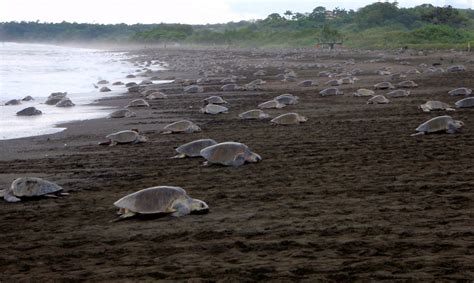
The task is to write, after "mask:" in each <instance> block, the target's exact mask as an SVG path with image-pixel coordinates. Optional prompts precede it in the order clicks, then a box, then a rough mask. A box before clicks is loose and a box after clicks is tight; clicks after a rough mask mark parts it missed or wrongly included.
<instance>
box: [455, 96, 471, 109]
mask: <svg viewBox="0 0 474 283" xmlns="http://www.w3.org/2000/svg"><path fill="white" fill-rule="evenodd" d="M455 105H456V107H457V108H470V107H474V97H467V98H464V99H461V100H458V101H456V103H455Z"/></svg>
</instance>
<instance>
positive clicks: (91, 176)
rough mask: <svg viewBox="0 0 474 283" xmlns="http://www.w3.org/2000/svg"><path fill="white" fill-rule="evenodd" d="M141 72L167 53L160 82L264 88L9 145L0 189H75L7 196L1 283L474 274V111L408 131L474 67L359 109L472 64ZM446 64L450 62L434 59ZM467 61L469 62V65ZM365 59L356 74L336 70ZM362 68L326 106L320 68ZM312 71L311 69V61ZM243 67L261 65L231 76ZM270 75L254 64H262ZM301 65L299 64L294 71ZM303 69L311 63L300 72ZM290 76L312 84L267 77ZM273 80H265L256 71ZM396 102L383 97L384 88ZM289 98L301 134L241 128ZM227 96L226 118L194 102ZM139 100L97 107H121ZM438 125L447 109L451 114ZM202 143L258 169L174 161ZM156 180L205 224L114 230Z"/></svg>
mask: <svg viewBox="0 0 474 283" xmlns="http://www.w3.org/2000/svg"><path fill="white" fill-rule="evenodd" d="M134 52H137V53H139V54H142V55H144V57H141V59H140V60H147V59H160V60H164V61H166V62H169V63H170V69H172V70H174V71H169V72H162V73H161V75H162V76H163V77H169V76H176V77H180V78H191V79H197V78H199V77H202V75H200V74H199V70H200V69H203V70H210V69H212V68H214V67H215V66H217V65H218V66H222V67H223V69H222V70H220V73H218V74H216V77H218V78H223V77H226V76H228V75H229V73H228V72H227V71H226V70H228V69H234V70H235V71H234V72H233V74H235V75H244V76H246V77H247V78H246V79H243V80H240V81H238V83H239V84H244V83H247V82H250V81H251V80H254V79H256V78H262V79H264V80H266V81H267V84H265V85H264V86H263V87H262V89H261V90H258V91H236V92H222V91H220V87H221V86H222V84H206V85H203V87H204V88H205V92H204V93H199V94H183V93H182V90H183V86H181V85H176V84H166V85H162V86H160V87H159V88H160V89H162V90H163V92H165V93H166V94H168V95H169V98H168V99H164V100H154V101H150V103H151V106H152V107H151V108H147V109H138V110H133V111H136V112H137V117H134V118H125V119H98V120H90V121H83V122H77V123H70V124H67V125H66V126H67V127H68V129H67V130H66V131H64V132H62V133H58V134H54V135H49V136H41V137H33V138H26V139H19V140H12V141H0V147H1V148H2V150H1V155H0V159H1V161H0V172H1V173H0V187H7V186H9V184H10V183H11V181H12V180H13V179H14V178H17V177H20V176H38V177H42V178H45V179H48V180H51V181H54V182H57V183H58V184H59V185H61V186H63V187H64V188H65V190H67V191H69V192H70V195H69V196H67V197H63V198H59V199H39V200H34V201H27V202H22V203H16V204H10V203H5V202H0V210H1V211H2V213H1V216H0V222H1V223H2V225H1V228H0V229H1V233H0V243H1V244H0V248H1V250H2V253H0V266H1V270H2V272H1V273H0V281H2V282H19V281H20V282H21V281H23V282H25V281H52V280H58V281H74V280H77V281H79V280H80V281H109V282H110V281H113V282H125V281H147V280H149V281H151V280H180V279H181V280H182V279H196V280H211V281H229V280H233V281H254V280H269V281H275V280H277V281H300V280H307V281H314V280H323V281H353V280H361V281H370V280H376V281H379V280H390V281H392V280H402V281H403V280H414V281H419V280H423V281H432V280H436V281H437V280H467V281H468V280H472V279H473V278H474V255H473V250H474V224H473V211H474V194H473V188H474V178H473V176H474V162H473V160H474V109H463V110H457V111H456V112H450V113H449V115H452V116H453V117H454V118H455V119H458V120H462V121H464V123H465V126H464V128H463V130H462V133H459V134H453V135H447V134H434V135H425V136H417V137H410V134H412V133H414V129H415V128H416V127H417V126H418V125H419V124H420V123H422V122H424V121H426V120H428V119H429V118H431V117H435V116H438V115H443V114H444V113H445V112H437V113H423V112H421V111H420V110H419V109H417V106H418V105H419V104H422V103H424V102H426V101H427V100H430V99H431V100H441V101H444V102H448V103H450V104H451V105H453V104H454V102H455V101H457V100H459V99H460V97H450V96H448V95H447V91H449V90H450V89H452V88H455V87H460V86H465V87H470V88H473V87H474V65H472V64H471V65H469V64H466V65H465V66H466V67H467V68H468V71H467V72H462V73H445V74H429V75H426V74H422V75H411V76H409V77H408V78H407V79H412V80H414V81H415V82H416V83H418V84H419V87H418V88H415V89H413V90H412V93H411V95H410V96H408V97H404V98H393V99H391V101H392V103H390V104H387V105H367V104H366V101H367V98H359V97H352V96H351V94H352V93H353V92H354V91H355V90H356V89H358V88H362V87H365V88H370V89H372V86H373V84H375V83H377V82H380V81H382V80H383V79H384V77H381V76H377V75H375V74H374V72H375V70H377V69H378V68H380V67H382V66H391V67H392V68H393V69H394V70H395V71H394V72H396V71H406V70H409V69H413V68H417V65H418V64H420V63H422V62H424V63H427V64H428V65H431V64H432V63H435V62H441V63H442V67H444V68H446V67H447V66H450V65H453V64H456V63H461V62H465V61H466V60H467V59H468V57H467V56H466V55H460V54H458V53H443V54H432V55H429V56H410V55H402V57H403V60H402V61H408V62H410V63H411V65H402V64H400V60H395V57H396V55H391V56H388V57H387V59H386V60H385V62H376V63H369V62H368V60H370V59H374V58H380V57H381V56H380V55H379V53H378V52H372V53H367V54H361V53H357V52H347V53H346V52H343V53H340V54H337V53H317V52H314V51H299V52H285V53H282V52H277V51H245V50H243V51H235V50H191V51H190V50H153V49H148V50H143V51H134ZM440 57H442V58H443V60H442V61H440ZM472 57H473V56H472V55H471V57H470V59H472ZM349 58H354V59H355V62H356V64H355V65H345V64H343V62H344V61H346V60H347V59H349ZM318 62H319V63H326V64H333V63H341V64H342V65H341V67H342V68H343V69H345V70H350V69H352V68H361V69H362V71H363V73H362V74H359V75H357V76H356V77H358V78H359V79H360V80H359V81H357V82H356V83H355V84H354V85H344V86H343V87H341V89H342V90H344V93H345V95H344V96H330V97H321V96H320V95H319V94H318V92H319V91H320V90H321V89H323V88H325V87H326V86H324V85H323V83H324V82H326V81H328V80H330V79H329V78H319V77H317V74H318V72H320V71H323V70H328V69H333V68H334V66H333V67H329V68H316V67H315V66H314V64H315V63H318ZM311 64H312V65H311ZM232 65H240V66H250V67H248V68H247V69H242V70H238V71H237V70H236V68H235V67H232V68H231V66H232ZM258 65H260V66H259V67H257V68H256V67H255V66H258ZM298 66H299V67H298ZM305 66H306V67H305ZM285 68H291V69H293V70H295V72H296V73H297V74H298V76H299V78H298V80H297V82H298V81H301V80H303V79H315V80H317V81H318V82H319V83H320V86H315V87H309V88H302V87H298V86H297V82H287V83H283V82H280V81H278V80H276V79H275V78H274V76H275V75H276V74H278V73H281V72H282V70H283V69H285ZM259 69H264V70H266V71H267V75H266V76H263V77H255V76H253V75H252V74H253V73H254V72H255V71H257V70H259ZM386 92H387V91H377V94H385V93H386ZM282 93H292V94H294V95H297V96H299V97H300V102H299V103H298V104H297V105H294V106H287V107H286V108H283V109H278V110H268V112H269V113H270V114H271V115H272V116H273V117H274V116H276V115H277V114H280V113H286V112H298V113H299V114H302V115H304V116H306V117H307V118H308V121H307V122H306V123H304V124H300V125H293V126H275V125H271V124H270V122H269V121H268V120H265V121H243V120H239V119H238V118H237V115H238V114H239V113H241V112H243V111H246V110H250V109H254V108H256V105H257V104H259V103H261V102H264V101H267V100H269V99H271V98H273V97H275V96H277V95H279V94H282ZM216 94H217V95H221V96H222V97H223V98H224V99H225V100H227V101H228V102H229V105H230V106H229V107H230V111H229V113H228V114H221V115H216V116H212V115H205V114H202V113H200V112H199V108H200V107H201V106H202V103H201V100H202V99H204V98H206V97H208V96H210V95H216ZM136 97H140V95H139V94H128V95H125V96H123V97H119V98H114V99H110V100H105V101H102V102H101V103H102V104H103V105H112V106H118V107H120V106H125V105H126V104H127V103H128V102H129V101H130V100H131V99H132V98H136ZM440 113H441V114H440ZM183 118H185V119H189V120H192V121H194V122H196V123H197V124H199V125H200V126H201V128H202V129H203V131H202V132H200V133H194V134H174V135H162V134H160V133H159V131H160V130H161V128H162V127H163V126H164V125H166V124H168V123H170V122H174V121H177V120H180V119H183ZM132 128H137V129H139V130H140V131H141V132H142V133H143V134H144V135H146V136H148V137H149V138H150V142H148V143H144V144H136V145H119V146H115V147H108V146H99V145H98V144H97V143H98V142H100V141H104V137H105V135H107V134H109V133H111V132H115V131H119V130H124V129H132ZM199 138H213V139H215V140H217V141H219V142H222V141H239V142H242V143H245V144H247V145H248V146H249V147H250V148H251V149H252V150H253V151H255V152H257V153H259V154H260V155H261V156H262V157H263V161H262V162H261V163H257V164H248V165H245V166H242V167H239V168H227V167H221V166H210V167H203V166H202V162H203V160H202V159H200V158H192V159H169V158H170V157H171V156H173V155H175V152H174V148H175V147H177V146H179V145H181V144H183V143H186V142H189V141H192V140H195V139H199ZM157 185H174V186H181V187H183V188H184V189H186V190H187V192H188V193H189V195H191V196H192V197H194V198H198V199H202V200H204V201H206V202H207V203H208V204H209V206H210V209H211V210H210V212H209V213H208V214H205V215H190V216H186V217H182V218H178V219H176V218H171V217H162V218H156V219H129V220H127V221H122V222H118V223H110V221H111V220H113V219H114V218H115V217H116V215H115V213H116V208H115V207H114V206H113V202H114V201H116V200H117V199H119V198H120V197H122V196H124V195H126V194H128V193H131V192H134V191H137V190H139V189H143V188H147V187H150V186H157Z"/></svg>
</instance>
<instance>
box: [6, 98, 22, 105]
mask: <svg viewBox="0 0 474 283" xmlns="http://www.w3.org/2000/svg"><path fill="white" fill-rule="evenodd" d="M20 104H21V101H20V100H19V99H12V100H8V101H7V102H5V106H7V105H20Z"/></svg>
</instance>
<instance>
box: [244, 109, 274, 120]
mask: <svg viewBox="0 0 474 283" xmlns="http://www.w3.org/2000/svg"><path fill="white" fill-rule="evenodd" d="M239 117H240V119H244V120H253V119H255V120H261V119H268V118H270V115H268V114H267V113H265V112H263V111H262V110H260V109H252V110H249V111H245V112H243V113H240V114H239Z"/></svg>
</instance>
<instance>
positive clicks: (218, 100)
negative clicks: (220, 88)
mask: <svg viewBox="0 0 474 283" xmlns="http://www.w3.org/2000/svg"><path fill="white" fill-rule="evenodd" d="M203 102H204V103H205V104H224V103H227V101H225V100H224V99H222V97H220V96H217V95H213V96H209V97H208V98H206V99H204V100H203Z"/></svg>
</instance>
